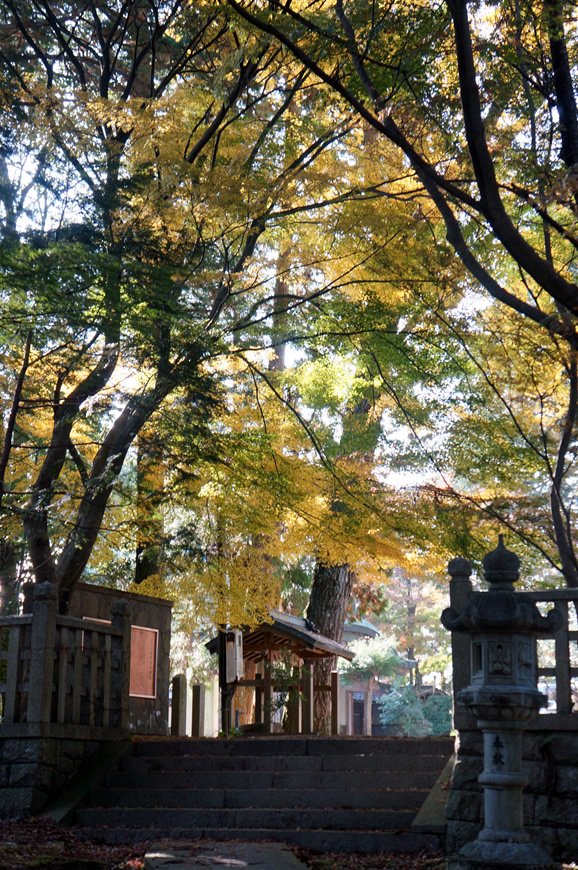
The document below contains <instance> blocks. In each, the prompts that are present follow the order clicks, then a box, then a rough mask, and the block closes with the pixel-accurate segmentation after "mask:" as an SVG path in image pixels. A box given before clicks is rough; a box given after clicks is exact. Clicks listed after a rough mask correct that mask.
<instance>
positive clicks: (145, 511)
mask: <svg viewBox="0 0 578 870" xmlns="http://www.w3.org/2000/svg"><path fill="white" fill-rule="evenodd" d="M164 485H165V478H164V469H163V464H162V451H161V449H160V447H159V445H158V444H154V443H151V442H150V441H148V440H146V439H144V438H139V439H138V444H137V504H136V511H137V525H138V528H137V541H136V560H135V572H134V582H135V583H137V584H138V583H142V582H143V581H144V580H147V579H148V578H149V577H152V576H154V575H160V574H161V572H162V548H163V532H164V529H163V515H162V502H163V497H164Z"/></svg>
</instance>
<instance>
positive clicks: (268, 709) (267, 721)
mask: <svg viewBox="0 0 578 870" xmlns="http://www.w3.org/2000/svg"><path fill="white" fill-rule="evenodd" d="M272 667H273V662H272V655H271V638H270V637H268V638H267V656H266V658H265V668H264V673H263V731H264V733H265V734H271V732H272V730H273V722H272V719H273V680H272V674H271V670H272Z"/></svg>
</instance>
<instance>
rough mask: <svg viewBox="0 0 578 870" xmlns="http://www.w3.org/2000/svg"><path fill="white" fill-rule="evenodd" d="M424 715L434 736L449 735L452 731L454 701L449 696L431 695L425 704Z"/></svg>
mask: <svg viewBox="0 0 578 870" xmlns="http://www.w3.org/2000/svg"><path fill="white" fill-rule="evenodd" d="M423 715H424V716H425V718H426V719H427V721H428V722H429V723H430V725H431V733H432V734H433V735H434V736H435V735H438V734H439V735H441V734H449V733H450V731H451V730H452V699H451V698H450V696H449V695H430V696H429V698H426V700H425V701H424V702H423Z"/></svg>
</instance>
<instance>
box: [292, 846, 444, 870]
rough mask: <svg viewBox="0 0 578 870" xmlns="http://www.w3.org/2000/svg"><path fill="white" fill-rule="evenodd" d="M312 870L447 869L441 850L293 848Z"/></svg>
mask: <svg viewBox="0 0 578 870" xmlns="http://www.w3.org/2000/svg"><path fill="white" fill-rule="evenodd" d="M293 851H294V852H295V854H296V855H297V857H298V858H299V860H300V861H302V862H303V863H304V864H305V865H306V866H307V867H309V868H310V870H446V867H447V860H446V857H445V856H444V855H442V854H441V852H415V853H411V854H410V853H408V852H405V853H403V854H399V853H398V854H388V855H360V854H354V855H346V854H342V853H334V852H326V853H324V854H320V853H318V852H309V851H307V850H305V849H294V850H293Z"/></svg>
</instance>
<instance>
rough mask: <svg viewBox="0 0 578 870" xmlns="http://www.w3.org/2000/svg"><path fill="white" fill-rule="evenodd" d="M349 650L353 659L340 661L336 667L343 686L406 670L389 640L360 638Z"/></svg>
mask: <svg viewBox="0 0 578 870" xmlns="http://www.w3.org/2000/svg"><path fill="white" fill-rule="evenodd" d="M349 648H350V649H351V650H352V651H353V652H354V653H355V657H354V658H353V659H352V661H350V662H348V661H347V660H346V659H340V660H339V665H338V667H339V671H340V673H341V674H342V678H343V682H344V683H345V684H347V683H356V682H362V683H367V682H369V681H370V680H371V679H376V680H379V679H385V678H388V677H391V676H392V675H393V674H395V673H399V672H400V671H402V670H405V668H406V665H405V663H404V661H403V659H401V658H400V656H399V655H398V654H397V652H396V651H395V649H394V645H393V643H392V641H391V640H390V639H389V638H385V637H380V636H378V637H371V638H360V639H359V640H356V641H353V643H351V644H350V645H349Z"/></svg>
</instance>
